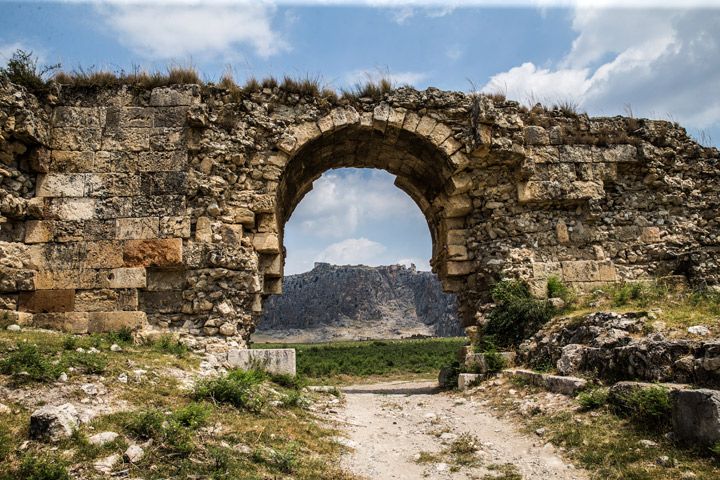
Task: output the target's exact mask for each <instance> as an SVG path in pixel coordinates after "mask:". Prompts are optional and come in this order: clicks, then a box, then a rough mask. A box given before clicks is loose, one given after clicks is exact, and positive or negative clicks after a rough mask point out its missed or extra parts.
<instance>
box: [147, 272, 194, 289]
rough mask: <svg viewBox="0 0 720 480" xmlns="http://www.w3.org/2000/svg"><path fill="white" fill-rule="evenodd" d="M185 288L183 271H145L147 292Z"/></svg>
mask: <svg viewBox="0 0 720 480" xmlns="http://www.w3.org/2000/svg"><path fill="white" fill-rule="evenodd" d="M184 288H185V270H165V269H153V268H149V269H147V289H148V290H149V291H165V290H183V289H184Z"/></svg>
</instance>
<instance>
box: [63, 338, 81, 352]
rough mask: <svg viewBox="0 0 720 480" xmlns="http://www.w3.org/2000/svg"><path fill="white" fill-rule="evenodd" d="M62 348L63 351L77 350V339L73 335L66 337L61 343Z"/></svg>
mask: <svg viewBox="0 0 720 480" xmlns="http://www.w3.org/2000/svg"><path fill="white" fill-rule="evenodd" d="M62 347H63V349H64V350H75V349H77V348H78V341H77V337H75V336H74V335H66V336H65V337H64V338H63V341H62Z"/></svg>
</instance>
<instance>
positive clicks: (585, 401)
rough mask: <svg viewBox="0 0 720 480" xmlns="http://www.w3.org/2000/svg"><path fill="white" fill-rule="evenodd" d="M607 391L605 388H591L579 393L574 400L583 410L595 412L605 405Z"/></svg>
mask: <svg viewBox="0 0 720 480" xmlns="http://www.w3.org/2000/svg"><path fill="white" fill-rule="evenodd" d="M608 391H609V390H608V389H607V388H605V387H597V388H591V389H589V390H585V391H583V392H580V393H579V394H578V396H577V397H576V400H577V402H578V403H579V404H580V407H581V408H582V409H583V410H595V409H598V408H600V407H603V406H605V405H606V404H607V401H608Z"/></svg>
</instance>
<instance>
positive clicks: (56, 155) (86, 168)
mask: <svg viewBox="0 0 720 480" xmlns="http://www.w3.org/2000/svg"><path fill="white" fill-rule="evenodd" d="M48 171H50V172H58V173H85V172H94V171H96V170H95V154H94V153H93V152H92V151H89V152H69V151H64V150H53V151H52V153H51V154H50V165H49V167H48Z"/></svg>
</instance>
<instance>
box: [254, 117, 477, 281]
mask: <svg viewBox="0 0 720 480" xmlns="http://www.w3.org/2000/svg"><path fill="white" fill-rule="evenodd" d="M453 133H454V132H453V130H452V129H451V128H450V127H448V126H447V125H445V124H443V123H442V122H438V121H437V120H435V119H434V118H432V117H430V116H423V115H418V114H417V113H415V112H412V111H407V110H403V109H394V108H390V107H389V106H387V105H380V106H378V107H376V108H375V109H374V110H373V111H372V112H362V113H359V112H357V111H356V110H355V109H354V108H352V107H341V108H336V109H334V110H332V111H331V112H330V113H328V114H327V115H325V116H324V117H322V118H320V119H319V120H318V121H316V122H305V123H302V124H299V125H295V126H293V127H291V128H290V129H289V130H288V132H287V133H286V134H285V135H283V136H282V137H281V139H280V140H279V142H278V143H277V150H276V151H274V152H272V153H269V154H268V155H269V157H270V163H273V164H275V165H278V166H282V173H281V175H280V178H279V181H278V183H277V186H276V188H275V191H274V194H275V211H274V215H273V218H272V223H274V225H273V226H274V230H275V231H276V232H277V234H278V249H277V253H273V252H270V254H269V255H268V254H265V255H262V254H261V259H260V268H261V269H262V270H263V276H264V283H265V288H264V293H266V294H272V293H280V292H281V289H282V286H281V282H282V274H283V271H282V270H283V265H284V255H285V251H284V248H283V247H282V243H283V230H284V226H285V223H286V222H287V220H288V219H289V218H290V215H291V214H292V212H293V211H294V209H295V207H296V206H297V205H298V204H299V202H300V201H301V200H302V198H303V197H304V196H305V195H306V194H307V193H308V192H309V191H310V190H311V189H312V184H313V182H314V181H315V180H316V179H318V178H319V177H320V176H321V175H322V174H323V173H324V172H326V171H328V170H330V169H334V168H343V167H357V168H377V169H382V170H385V171H387V172H389V173H391V174H393V175H395V176H396V181H395V185H396V186H397V187H398V188H400V189H401V190H403V191H404V192H405V193H407V194H408V195H409V196H410V198H412V199H413V201H414V202H415V203H416V204H417V206H418V207H419V208H420V210H421V212H422V213H423V215H424V216H425V219H426V221H427V224H428V228H429V230H430V236H431V240H432V245H433V247H432V259H431V262H430V264H431V266H432V269H433V271H434V272H435V273H437V274H438V276H439V278H440V279H441V281H442V283H443V288H444V289H445V290H446V291H457V290H458V288H459V286H460V285H462V283H463V282H462V278H463V277H464V276H466V275H468V274H470V273H471V271H472V266H471V262H470V259H469V257H468V251H467V245H466V244H465V242H466V238H465V235H464V230H463V229H464V227H465V216H466V215H467V214H468V213H470V211H471V210H472V202H471V199H470V197H469V195H467V192H468V191H469V190H470V189H471V188H472V178H471V176H470V175H469V173H468V172H467V168H468V166H469V163H470V162H469V160H468V158H467V156H466V155H465V153H464V152H463V151H462V144H461V143H460V142H458V141H457V140H456V139H455V138H454V137H453Z"/></svg>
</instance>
